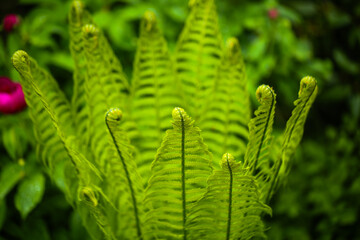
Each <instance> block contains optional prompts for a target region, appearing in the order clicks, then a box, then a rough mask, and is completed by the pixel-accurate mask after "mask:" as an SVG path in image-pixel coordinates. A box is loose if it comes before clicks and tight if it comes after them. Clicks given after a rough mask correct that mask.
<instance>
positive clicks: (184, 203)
mask: <svg viewBox="0 0 360 240" xmlns="http://www.w3.org/2000/svg"><path fill="white" fill-rule="evenodd" d="M177 110H178V112H179V115H180V119H181V188H182V189H181V190H182V208H183V232H184V237H183V239H184V240H186V229H185V225H186V194H185V126H184V117H183V115H182V114H181V111H180V109H177Z"/></svg>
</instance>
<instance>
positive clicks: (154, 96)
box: [131, 11, 180, 181]
mask: <svg viewBox="0 0 360 240" xmlns="http://www.w3.org/2000/svg"><path fill="white" fill-rule="evenodd" d="M132 84H133V91H132V93H133V97H132V111H131V117H132V118H133V119H134V121H135V122H136V124H137V126H138V129H139V131H140V134H141V141H139V144H138V145H139V146H138V147H139V157H138V162H137V163H138V167H139V171H140V173H141V175H142V177H143V178H144V180H146V181H147V180H148V178H149V176H150V165H151V162H152V161H153V160H154V156H155V154H156V149H157V148H158V146H159V145H160V143H161V138H162V136H163V133H164V131H165V130H166V129H169V128H170V127H171V115H170V114H169V113H170V112H171V110H172V109H173V108H174V106H178V105H179V103H180V101H179V100H180V99H179V96H178V93H177V91H176V83H175V79H174V75H173V69H172V63H171V60H170V56H169V52H168V49H167V44H166V41H165V39H164V37H163V35H162V33H161V32H160V30H159V29H158V26H157V21H156V17H155V14H154V13H153V12H150V11H147V12H146V13H145V15H144V18H143V20H142V22H141V26H140V37H139V40H138V45H137V51H136V55H135V63H134V74H133V81H132Z"/></svg>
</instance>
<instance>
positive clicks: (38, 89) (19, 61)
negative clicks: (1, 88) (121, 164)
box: [12, 51, 115, 239]
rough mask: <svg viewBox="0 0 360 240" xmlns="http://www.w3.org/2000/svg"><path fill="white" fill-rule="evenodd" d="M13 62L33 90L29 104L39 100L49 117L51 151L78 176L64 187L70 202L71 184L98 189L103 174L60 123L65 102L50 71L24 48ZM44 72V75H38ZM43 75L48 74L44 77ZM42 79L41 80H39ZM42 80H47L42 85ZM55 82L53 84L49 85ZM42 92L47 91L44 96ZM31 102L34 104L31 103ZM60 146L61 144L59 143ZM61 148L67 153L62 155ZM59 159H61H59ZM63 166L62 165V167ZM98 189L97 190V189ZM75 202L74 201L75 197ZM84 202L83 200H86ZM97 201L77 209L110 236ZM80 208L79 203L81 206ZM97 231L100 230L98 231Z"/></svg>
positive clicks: (24, 82) (23, 80)
mask: <svg viewBox="0 0 360 240" xmlns="http://www.w3.org/2000/svg"><path fill="white" fill-rule="evenodd" d="M12 61H13V64H14V66H15V68H16V69H17V70H18V71H19V73H20V74H21V76H22V83H23V84H24V88H25V89H28V90H30V88H32V94H31V95H30V96H29V97H30V98H29V100H31V101H30V102H29V103H31V104H30V108H34V107H37V108H40V104H41V106H42V111H41V115H47V116H46V117H45V116H43V117H44V119H46V120H47V121H51V123H52V124H51V126H49V127H52V129H53V132H52V133H53V134H54V135H53V136H57V138H58V139H56V140H57V141H56V143H57V146H56V147H57V148H58V149H57V150H58V151H57V152H55V153H54V154H55V155H57V154H59V156H60V157H62V159H61V161H62V164H61V162H60V163H59V164H61V166H63V165H64V161H66V160H67V159H70V160H71V163H72V164H73V167H74V169H75V172H76V176H77V179H76V180H75V179H72V180H73V181H72V182H69V181H66V179H65V181H66V182H67V191H65V193H66V194H67V198H68V200H69V201H70V202H71V203H73V201H76V199H74V196H76V193H75V194H74V192H73V191H72V189H74V188H73V186H74V185H76V186H78V189H79V190H81V189H84V186H92V188H93V189H99V188H98V187H97V184H98V183H99V182H100V181H102V178H101V176H100V173H99V172H98V171H97V169H96V168H95V167H94V166H93V165H92V164H91V163H90V162H89V161H87V159H86V158H85V157H84V156H83V155H82V154H80V153H79V152H78V151H77V150H76V147H74V146H76V144H75V141H74V140H73V137H69V138H67V137H66V136H67V134H69V132H66V131H65V130H64V129H63V128H64V127H63V126H67V125H64V123H61V121H60V119H62V117H63V116H61V115H59V114H58V113H62V114H63V115H64V116H66V113H65V112H64V109H63V108H64V106H62V105H61V104H64V103H63V102H62V101H61V100H62V99H61V95H59V92H55V90H58V88H57V84H56V83H54V82H52V81H51V80H50V79H51V78H50V77H49V75H48V74H47V73H46V72H45V71H44V70H42V69H41V68H39V67H38V66H37V64H36V62H35V61H34V60H33V59H32V58H30V57H29V55H28V54H27V53H26V52H24V51H17V52H16V53H15V54H14V56H13V58H12ZM41 74H43V76H42V75H41ZM44 76H48V78H45V77H44ZM40 80H42V81H43V82H41V81H40ZM43 84H46V86H44V85H43ZM52 84H55V85H52ZM43 92H46V93H47V94H46V96H45V95H44V93H43ZM32 104H33V105H32ZM67 110H68V111H69V113H68V114H69V115H70V109H69V108H68V109H67ZM68 121H69V122H68V123H71V121H70V120H68ZM47 146H48V147H52V144H49V141H48V142H47ZM60 146H61V147H60ZM64 152H65V153H66V155H67V156H64ZM59 161H60V160H59ZM63 170H64V169H62V171H63ZM97 191H98V192H99V191H100V190H97ZM80 200H81V199H80ZM76 202H77V201H76ZM85 202H86V201H85ZM97 202H98V201H95V200H94V199H92V203H91V204H86V208H82V209H81V211H80V213H81V214H82V215H83V220H84V224H85V226H87V225H88V224H90V225H91V226H92V223H93V222H94V221H95V222H97V223H98V227H99V229H100V230H102V231H103V232H104V234H105V235H104V236H112V231H111V229H110V230H109V228H108V227H106V226H107V225H108V224H107V218H106V216H105V214H104V213H102V212H101V211H100V208H99V207H101V205H99V206H97V205H98V204H97ZM77 205H78V206H81V205H82V201H80V202H77ZM80 208H81V207H80ZM88 215H90V216H91V218H90V219H89V220H88V221H86V219H87V218H85V216H88ZM89 232H90V233H92V232H96V230H90V231H89ZM97 232H99V231H97ZM107 239H115V238H113V237H107Z"/></svg>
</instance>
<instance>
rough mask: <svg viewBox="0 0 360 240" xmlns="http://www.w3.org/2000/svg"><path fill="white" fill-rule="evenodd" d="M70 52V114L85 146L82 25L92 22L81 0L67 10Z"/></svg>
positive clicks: (85, 114) (86, 140)
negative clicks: (71, 61) (72, 83)
mask: <svg viewBox="0 0 360 240" xmlns="http://www.w3.org/2000/svg"><path fill="white" fill-rule="evenodd" d="M68 18H69V33H70V53H71V56H72V59H73V61H74V74H73V79H74V88H73V96H72V100H71V106H72V114H73V116H74V122H75V126H76V128H75V129H76V133H77V135H78V136H79V137H80V138H81V139H82V141H83V142H84V145H85V146H87V145H88V144H89V143H88V141H89V139H88V138H86V134H85V133H86V132H87V131H88V124H87V117H88V111H89V110H88V106H87V104H86V92H85V78H86V60H85V55H84V41H83V34H82V27H83V26H84V25H85V24H90V23H92V19H91V16H90V14H89V13H88V12H87V11H86V10H85V9H84V4H83V3H82V2H81V1H73V2H72V4H71V9H70V12H69V17H68Z"/></svg>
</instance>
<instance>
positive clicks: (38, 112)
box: [12, 50, 73, 191]
mask: <svg viewBox="0 0 360 240" xmlns="http://www.w3.org/2000/svg"><path fill="white" fill-rule="evenodd" d="M12 62H13V65H14V67H15V69H16V70H17V71H18V72H19V74H20V75H21V85H22V87H23V90H24V93H25V99H26V103H27V105H28V106H29V113H30V117H31V119H32V121H33V123H34V131H35V137H36V140H37V149H36V150H37V151H36V152H37V155H38V159H42V161H43V163H44V165H45V166H46V167H47V169H48V170H49V173H50V174H55V177H54V179H55V182H56V183H57V185H58V186H59V187H60V188H61V189H62V190H63V191H64V190H65V185H64V176H63V170H64V163H65V159H67V153H66V151H65V149H64V146H63V144H62V142H61V139H60V137H59V135H58V134H57V130H56V129H55V128H54V126H53V124H52V121H51V118H50V117H49V115H48V113H47V112H46V109H44V107H43V103H42V102H41V100H40V99H39V98H38V96H37V94H36V92H34V89H33V86H32V84H36V85H37V86H38V89H39V90H40V91H41V92H43V93H44V94H46V96H47V99H48V102H49V105H50V107H51V108H53V109H54V112H56V117H57V119H58V121H59V125H61V127H62V129H63V131H65V132H66V133H68V134H71V133H72V132H73V125H72V118H71V112H70V105H69V102H68V101H67V99H66V98H65V96H64V94H63V92H61V90H60V88H59V86H58V84H57V82H56V81H55V80H54V79H53V78H52V76H51V75H50V74H49V73H48V72H47V71H45V70H44V69H42V68H40V67H39V66H38V65H37V63H36V61H35V60H34V59H32V58H31V57H30V56H29V55H28V54H27V53H26V52H24V51H22V50H19V51H17V52H16V53H14V55H13V57H12Z"/></svg>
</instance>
